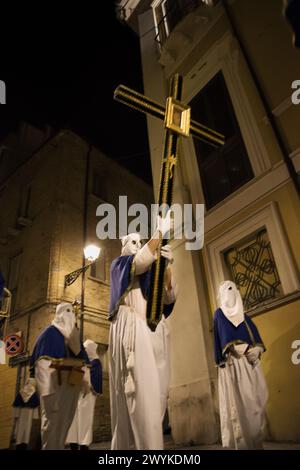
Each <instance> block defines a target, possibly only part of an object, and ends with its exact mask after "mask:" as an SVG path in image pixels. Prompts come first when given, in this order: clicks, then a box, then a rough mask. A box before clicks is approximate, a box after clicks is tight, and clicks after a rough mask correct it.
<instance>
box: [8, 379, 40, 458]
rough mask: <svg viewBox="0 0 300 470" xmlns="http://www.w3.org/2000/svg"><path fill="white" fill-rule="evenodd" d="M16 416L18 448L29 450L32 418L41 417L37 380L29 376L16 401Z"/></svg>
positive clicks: (14, 404) (14, 405) (14, 406)
mask: <svg viewBox="0 0 300 470" xmlns="http://www.w3.org/2000/svg"><path fill="white" fill-rule="evenodd" d="M12 406H13V409H14V418H15V420H16V427H15V433H14V434H15V440H16V450H27V448H28V444H29V441H30V434H31V428H32V420H33V419H39V406H40V400H39V397H38V394H37V393H36V382H35V379H33V378H28V379H27V380H26V382H25V385H24V387H23V388H22V389H21V390H20V392H19V393H18V394H17V396H16V398H15V400H14V402H13V405H12Z"/></svg>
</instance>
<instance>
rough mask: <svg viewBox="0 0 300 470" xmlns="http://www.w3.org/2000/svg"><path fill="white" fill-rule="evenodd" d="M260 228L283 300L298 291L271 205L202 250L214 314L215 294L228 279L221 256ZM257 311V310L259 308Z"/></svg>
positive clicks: (275, 209)
mask: <svg viewBox="0 0 300 470" xmlns="http://www.w3.org/2000/svg"><path fill="white" fill-rule="evenodd" d="M262 228H266V230H267V233H268V237H269V240H270V242H271V247H272V252H273V255H274V259H275V263H276V267H277V271H278V274H279V277H280V281H281V284H282V289H283V293H284V296H288V295H289V294H292V293H294V292H296V291H299V289H300V282H299V277H298V273H297V269H296V266H295V262H294V259H293V256H292V253H291V251H290V248H289V244H288V240H287V237H286V234H285V232H284V229H283V226H282V223H281V219H280V213H279V209H278V206H277V204H276V203H275V202H270V203H268V204H266V205H265V206H263V207H262V208H260V209H259V210H257V211H256V212H254V213H253V214H251V215H250V216H248V217H246V218H245V219H244V220H243V221H240V222H238V223H237V224H236V225H234V226H233V227H231V228H230V229H228V230H227V231H225V232H223V234H222V235H221V236H220V237H217V238H215V239H214V240H212V241H209V242H207V243H206V245H205V246H204V250H203V252H204V259H205V264H206V267H207V271H208V277H209V281H210V285H211V286H212V288H213V292H212V301H213V307H214V310H215V309H216V308H217V305H218V302H217V292H218V288H219V285H220V283H221V282H223V281H224V280H225V279H226V276H227V274H226V266H225V260H224V256H223V253H224V252H225V251H226V250H227V249H229V248H230V247H232V246H233V245H235V244H236V243H239V242H241V241H243V240H244V239H246V238H248V237H249V236H251V235H253V234H254V233H256V232H258V231H259V230H260V229H262ZM279 300H280V299H279ZM257 308H259V306H258V307H257Z"/></svg>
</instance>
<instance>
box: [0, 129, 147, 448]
mask: <svg viewBox="0 0 300 470" xmlns="http://www.w3.org/2000/svg"><path fill="white" fill-rule="evenodd" d="M25 128H26V126H25ZM22 129H23V131H24V127H22V128H21V130H22ZM34 131H35V130H34V129H32V128H31V134H32V132H34ZM24 132H25V131H24ZM38 137H39V139H38V141H39V147H38V149H37V150H34V149H33V148H34V146H36V144H37V140H36V139H35V145H33V146H30V145H28V146H27V150H28V151H27V153H26V152H25V153H24V155H23V158H22V160H23V161H22V164H21V165H18V158H17V156H15V164H12V161H11V158H12V155H11V154H9V149H11V152H12V153H13V154H15V155H17V153H18V152H17V147H19V148H23V149H24V146H22V135H21V136H20V135H19V136H18V138H19V143H18V146H16V138H12V137H11V138H9V139H8V140H6V145H5V149H6V150H7V152H6V153H5V154H4V156H3V160H2V167H1V169H2V172H1V174H2V175H5V174H6V178H4V180H2V183H1V187H0V206H1V220H0V241H1V243H0V266H1V270H2V273H3V275H4V277H5V279H6V284H7V286H8V288H9V289H10V290H11V292H12V296H13V297H12V313H11V321H10V323H9V326H8V330H7V333H9V332H17V331H20V332H21V333H22V336H23V340H24V343H25V350H26V351H28V352H29V353H30V352H31V351H32V347H33V344H34V342H35V340H36V338H37V336H38V334H39V333H40V332H41V331H42V330H43V329H44V328H45V326H46V325H48V324H49V323H50V322H51V320H52V318H53V314H54V312H55V307H56V305H57V304H58V303H59V302H61V301H70V302H71V301H73V300H74V299H78V300H80V299H81V277H79V278H78V279H77V280H76V281H75V282H74V283H73V284H72V285H70V286H69V287H66V288H65V287H64V279H65V275H66V274H68V273H70V272H72V271H74V270H76V269H77V268H80V267H81V265H82V255H83V248H84V240H83V223H84V220H83V211H84V193H85V174H86V161H87V155H88V152H90V154H89V155H90V157H89V158H90V169H89V176H88V178H89V180H88V203H87V236H86V240H85V243H86V244H90V243H93V244H95V245H98V246H99V247H100V248H101V253H100V257H99V259H98V261H97V263H96V264H95V265H94V266H92V267H90V268H89V269H88V271H87V273H86V282H85V309H84V334H83V338H84V339H86V338H90V339H92V340H94V341H96V342H97V343H98V344H99V352H100V355H101V359H102V364H103V369H104V384H103V385H104V393H103V395H102V396H101V397H100V398H99V399H97V405H96V412H95V429H94V431H95V435H94V439H95V440H97V441H99V440H105V439H108V438H109V436H110V412H109V389H108V362H107V346H108V331H109V322H108V320H107V315H108V306H109V270H110V263H111V261H112V260H113V259H114V258H115V257H116V256H119V254H120V241H119V240H108V239H107V240H99V239H98V238H97V236H96V225H97V223H98V222H99V220H100V218H99V217H97V216H96V209H97V207H98V206H99V204H102V203H110V204H113V205H114V206H115V207H116V210H117V214H118V198H119V195H123V196H127V197H128V205H130V204H133V203H135V202H139V203H141V202H142V203H144V204H145V205H146V206H147V207H149V206H150V204H151V202H152V189H151V188H150V187H149V186H148V185H147V184H146V183H144V182H143V181H142V180H140V179H139V178H137V177H136V176H134V175H132V174H131V173H129V172H128V171H127V170H126V169H125V168H123V167H121V166H120V165H118V164H117V163H116V162H115V161H113V160H111V159H109V158H107V157H106V156H105V155H103V154H102V153H101V151H99V150H98V149H96V148H95V147H92V146H90V145H89V144H88V143H87V142H85V141H84V140H83V139H82V138H80V137H79V136H78V135H76V134H74V133H73V132H71V131H62V132H60V133H59V134H56V135H54V136H51V135H49V134H47V135H46V136H44V138H45V137H46V141H45V142H43V143H41V142H40V140H41V137H42V136H41V135H38ZM23 138H24V136H23ZM28 140H29V137H28V136H27V141H28ZM8 141H9V143H10V145H8V143H7V142H8ZM12 142H14V144H15V145H14V146H13V145H12ZM25 147H26V146H25ZM13 149H15V150H13ZM4 159H6V160H4ZM0 368H2V372H1V374H0V397H1V398H0V411H1V416H2V417H3V419H4V416H5V423H4V424H3V425H4V427H5V428H6V432H5V435H3V439H2V442H1V447H6V446H7V439H9V438H10V433H11V423H12V409H11V403H12V399H13V397H14V394H15V389H16V380H19V381H20V383H22V381H23V380H24V375H25V373H26V368H25V367H22V368H20V371H19V374H18V375H17V379H16V376H15V374H16V368H13V369H11V374H10V372H9V368H8V367H6V366H0ZM8 376H9V377H11V379H10V380H8V378H7V377H8ZM2 392H3V393H2ZM3 397H4V398H3ZM1 419H2V418H1ZM0 427H1V426H0ZM2 429H3V428H2Z"/></svg>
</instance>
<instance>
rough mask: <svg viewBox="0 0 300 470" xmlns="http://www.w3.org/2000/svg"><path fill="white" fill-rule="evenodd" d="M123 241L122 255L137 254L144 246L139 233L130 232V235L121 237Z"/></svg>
mask: <svg viewBox="0 0 300 470" xmlns="http://www.w3.org/2000/svg"><path fill="white" fill-rule="evenodd" d="M121 242H122V250H121V256H129V255H136V254H137V252H138V251H139V250H140V249H141V248H142V242H141V237H140V235H139V234H138V233H129V235H126V236H125V237H122V238H121Z"/></svg>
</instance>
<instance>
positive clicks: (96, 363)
mask: <svg viewBox="0 0 300 470" xmlns="http://www.w3.org/2000/svg"><path fill="white" fill-rule="evenodd" d="M91 366H92V368H91V369H90V371H91V384H92V387H93V389H94V392H95V393H98V394H99V395H101V393H102V365H101V362H100V360H99V359H94V360H93V361H91Z"/></svg>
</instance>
